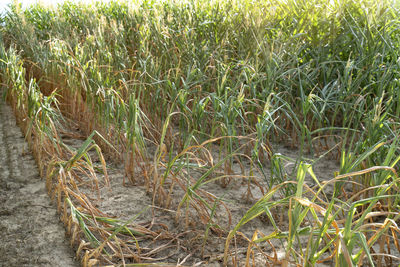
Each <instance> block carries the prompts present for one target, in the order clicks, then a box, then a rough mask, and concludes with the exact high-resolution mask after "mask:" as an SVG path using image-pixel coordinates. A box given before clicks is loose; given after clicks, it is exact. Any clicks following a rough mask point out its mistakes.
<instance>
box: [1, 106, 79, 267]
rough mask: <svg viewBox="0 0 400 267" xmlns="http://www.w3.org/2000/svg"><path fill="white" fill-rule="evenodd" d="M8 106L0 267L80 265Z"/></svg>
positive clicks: (3, 114) (3, 115) (4, 117)
mask: <svg viewBox="0 0 400 267" xmlns="http://www.w3.org/2000/svg"><path fill="white" fill-rule="evenodd" d="M15 124H16V123H15V118H14V116H13V114H12V111H11V109H10V107H8V106H7V105H6V104H5V103H4V101H2V100H0V240H1V242H0V267H3V266H4V267H6V266H7V267H8V266H63V267H64V266H65V267H69V266H78V263H77V262H76V261H75V259H74V257H75V256H74V252H73V250H72V249H71V248H70V247H69V242H68V241H67V240H66V238H65V231H64V228H63V226H62V224H61V222H60V220H59V219H58V215H57V212H56V207H55V206H54V204H53V203H51V201H50V198H49V197H48V195H47V193H46V190H45V183H44V181H43V180H41V179H40V177H39V174H38V170H37V166H36V163H35V161H34V159H33V157H32V155H31V154H30V153H29V151H28V148H27V145H26V143H25V140H24V137H23V135H22V133H21V131H20V129H19V128H18V126H16V125H15Z"/></svg>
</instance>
